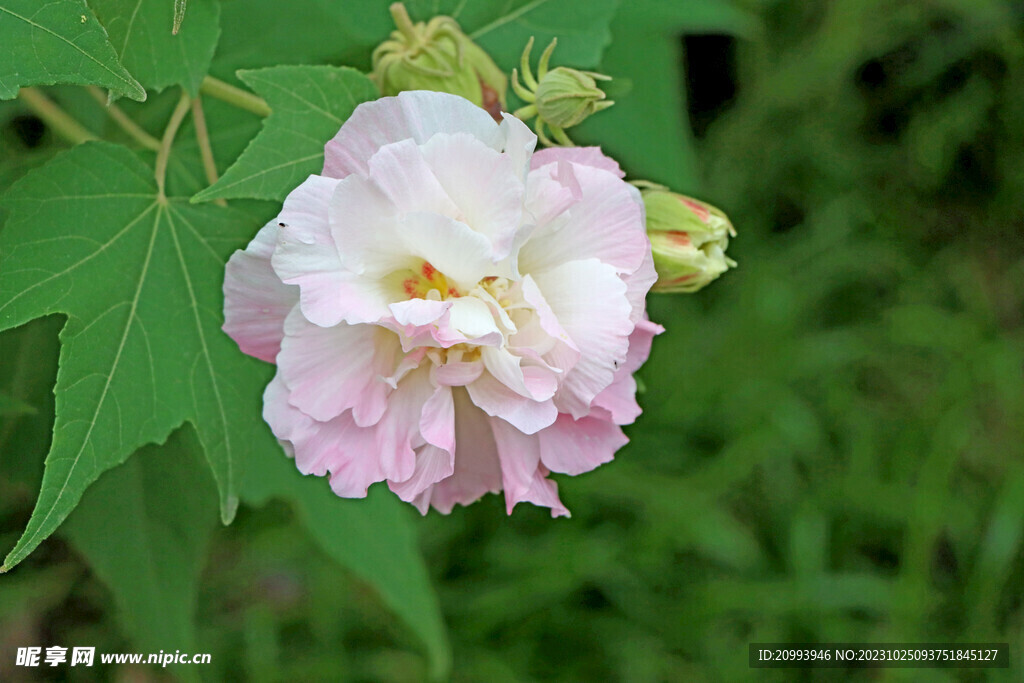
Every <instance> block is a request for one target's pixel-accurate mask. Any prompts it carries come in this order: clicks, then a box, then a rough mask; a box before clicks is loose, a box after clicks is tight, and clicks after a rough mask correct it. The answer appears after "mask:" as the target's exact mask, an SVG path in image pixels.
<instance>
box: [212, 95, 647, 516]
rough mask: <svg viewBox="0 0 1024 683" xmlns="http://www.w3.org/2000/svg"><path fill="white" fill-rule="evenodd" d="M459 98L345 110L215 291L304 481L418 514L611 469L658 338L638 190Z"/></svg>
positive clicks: (579, 153)
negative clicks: (649, 305) (269, 375)
mask: <svg viewBox="0 0 1024 683" xmlns="http://www.w3.org/2000/svg"><path fill="white" fill-rule="evenodd" d="M536 142H537V139H536V137H535V136H534V134H533V133H531V132H530V130H529V129H528V128H527V127H526V126H525V125H524V124H523V123H521V122H520V121H519V120H517V119H516V118H514V117H512V116H509V115H507V114H506V115H505V117H504V121H503V122H502V123H501V124H497V123H495V122H494V121H493V120H492V119H491V117H490V115H489V114H488V113H487V112H486V111H484V110H483V109H480V108H479V107H476V106H474V105H473V104H472V103H470V102H468V101H467V100H464V99H461V98H459V97H456V96H453V95H447V94H441V93H435V92H404V93H401V94H400V95H398V96H397V97H388V98H383V99H380V100H377V101H375V102H369V103H366V104H363V105H361V106H360V107H359V108H358V109H356V111H355V113H353V115H352V116H351V117H350V118H349V120H348V121H347V122H346V123H345V125H344V126H342V128H341V130H340V131H339V132H338V134H337V135H336V136H335V137H334V139H333V140H331V141H330V142H329V143H327V146H326V149H325V152H326V159H325V163H324V170H323V175H319V176H317V175H314V176H310V177H309V179H307V180H306V181H305V182H304V183H303V184H302V185H300V186H299V187H298V188H296V189H295V191H294V192H292V193H291V194H290V195H289V196H288V198H287V199H286V200H285V202H284V206H283V208H282V210H281V213H280V215H279V216H278V217H277V218H276V219H274V220H273V221H271V222H270V223H268V224H267V225H266V226H265V227H264V228H263V229H262V230H260V231H259V233H258V234H257V235H256V237H255V238H254V239H253V241H252V242H251V243H250V244H249V246H248V247H247V248H246V249H245V250H244V251H238V252H236V253H235V254H234V255H233V256H232V257H231V260H230V262H229V263H228V266H227V276H226V278H225V282H224V294H225V306H224V315H225V319H226V322H225V324H224V330H225V331H226V332H227V333H228V334H230V335H231V336H232V337H233V338H234V339H235V340H236V341H237V342H238V345H239V346H240V347H241V349H242V350H243V351H244V352H246V353H248V354H250V355H253V356H256V357H257V358H261V359H263V360H265V361H268V362H272V363H276V364H277V374H276V376H275V377H274V379H273V381H272V382H271V383H270V385H269V386H268V387H267V390H266V393H265V394H264V411H263V415H264V418H265V419H266V421H267V422H268V423H269V424H270V427H271V429H272V430H273V432H274V434H275V435H276V436H277V438H278V439H279V440H280V442H281V443H282V445H283V446H284V447H285V449H286V450H287V451H288V452H289V454H291V455H293V456H294V458H295V462H296V465H297V466H298V468H299V470H300V471H302V472H303V473H305V474H316V475H320V476H323V475H329V476H330V484H331V487H332V489H333V490H334V491H335V492H336V493H337V494H338V495H339V496H345V497H361V496H365V495H366V491H367V488H368V487H369V486H370V485H371V484H373V483H374V482H378V481H384V480H386V481H387V482H388V485H389V486H390V487H391V489H392V491H394V492H395V493H396V494H398V496H399V497H401V498H402V499H403V500H406V501H409V502H411V503H413V504H414V505H415V506H416V507H417V508H419V510H420V511H421V512H423V513H426V511H427V509H428V508H429V507H430V506H433V507H435V508H437V509H438V510H440V511H441V512H443V513H448V512H449V511H451V509H452V507H453V506H454V505H455V504H456V503H461V504H463V505H466V504H469V503H471V502H473V501H475V500H477V499H478V498H480V497H481V496H482V495H483V494H485V493H487V492H498V491H500V490H504V492H505V501H506V505H507V508H508V511H509V512H511V510H512V508H513V507H514V506H515V505H516V504H517V503H519V502H522V501H527V502H531V503H534V504H536V505H542V506H545V507H549V508H551V513H552V516H558V515H568V510H566V508H565V507H564V506H563V505H562V503H561V501H560V500H559V498H558V489H557V485H556V484H555V483H554V482H553V481H551V480H550V479H549V478H548V475H549V474H550V473H551V472H561V473H565V474H573V475H574V474H580V473H582V472H586V471H588V470H591V469H593V468H595V467H597V466H598V465H600V464H602V463H605V462H608V461H609V460H611V459H612V456H613V454H614V453H615V451H616V450H617V449H618V448H620V447H621V446H622V445H624V444H625V443H626V441H627V439H626V437H625V436H624V435H623V433H622V429H621V427H620V426H621V425H624V424H629V423H631V422H633V420H635V419H636V417H637V416H638V415H639V414H640V408H639V407H638V406H637V403H636V400H635V393H636V384H635V383H634V381H633V378H632V373H633V372H635V371H636V370H637V368H638V367H640V365H641V364H642V363H643V362H644V360H646V358H647V355H648V353H649V351H650V346H651V340H652V339H653V337H654V335H656V334H658V333H659V332H660V331H661V327H660V326H658V325H655V324H653V323H651V322H649V321H648V320H647V317H646V315H645V313H644V299H645V296H646V294H647V291H648V290H649V289H650V287H651V285H652V283H653V282H654V281H655V279H656V277H657V276H656V274H655V272H654V266H653V263H652V260H651V247H650V243H649V241H648V239H647V237H646V234H645V230H644V209H643V203H642V201H641V199H640V195H639V194H638V193H637V191H636V190H635V189H634V188H633V187H632V186H630V185H629V184H627V183H625V182H624V181H623V180H622V176H623V173H622V171H621V170H620V169H619V167H618V164H616V163H615V162H614V161H612V160H611V159H609V158H608V157H606V156H604V155H603V154H602V153H601V152H600V150H599V149H597V148H582V149H579V148H578V149H557V148H552V149H545V150H542V151H540V152H537V153H534V147H535V145H536Z"/></svg>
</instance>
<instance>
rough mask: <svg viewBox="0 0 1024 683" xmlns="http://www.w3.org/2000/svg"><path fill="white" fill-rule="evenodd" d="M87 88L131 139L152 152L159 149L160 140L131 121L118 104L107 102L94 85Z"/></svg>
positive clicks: (101, 92) (105, 97)
mask: <svg viewBox="0 0 1024 683" xmlns="http://www.w3.org/2000/svg"><path fill="white" fill-rule="evenodd" d="M88 90H89V94H90V95H92V96H93V99H95V100H96V101H97V102H99V103H100V104H101V105H103V109H104V110H105V111H106V112H107V115H108V116H109V117H110V118H111V119H112V120H113V121H114V123H116V124H117V125H118V126H120V128H121V130H123V131H124V132H125V133H127V134H128V136H129V137H131V139H132V140H135V142H137V143H139V144H140V145H142V146H143V147H145V148H146V149H149V150H152V151H154V152H156V151H157V150H159V149H160V141H159V140H157V139H156V138H155V137H153V136H152V135H150V134H149V133H147V132H146V131H144V130H143V129H142V127H141V126H139V124H137V123H135V122H134V121H132V120H131V119H130V118H129V117H128V115H127V114H125V113H124V111H123V110H122V109H121V108H120V107H119V106H117V105H116V104H114V103H113V102H109V103H108V101H107V96H106V95H104V94H103V91H102V90H100V89H99V88H97V87H96V86H95V85H90V86H89V88H88Z"/></svg>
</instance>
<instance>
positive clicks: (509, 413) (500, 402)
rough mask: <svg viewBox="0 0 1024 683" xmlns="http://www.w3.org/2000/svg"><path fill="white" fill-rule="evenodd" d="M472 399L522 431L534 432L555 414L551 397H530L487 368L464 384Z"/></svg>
mask: <svg viewBox="0 0 1024 683" xmlns="http://www.w3.org/2000/svg"><path fill="white" fill-rule="evenodd" d="M466 389H467V390H468V391H469V395H470V397H472V399H473V403H475V404H476V405H477V406H479V407H480V408H482V409H483V411H484V412H485V413H487V414H488V415H490V416H492V417H500V418H501V419H503V420H505V421H506V422H508V423H509V424H511V425H512V426H514V427H515V428H516V429H518V430H519V431H521V432H523V433H524V434H536V433H537V432H538V431H540V430H541V429H544V428H545V427H547V426H548V425H550V424H551V423H552V422H554V421H555V418H557V417H558V408H556V407H555V404H554V402H553V401H552V400H551V399H548V400H546V401H534V400H532V399H529V398H524V397H523V396H520V395H519V394H517V393H516V392H514V391H512V390H511V389H509V388H508V387H507V386H505V385H504V384H502V383H501V382H500V381H499V380H497V379H495V378H494V376H493V375H491V373H489V372H485V373H483V374H482V375H480V377H479V378H478V379H477V380H476V381H475V382H473V383H472V384H468V385H466Z"/></svg>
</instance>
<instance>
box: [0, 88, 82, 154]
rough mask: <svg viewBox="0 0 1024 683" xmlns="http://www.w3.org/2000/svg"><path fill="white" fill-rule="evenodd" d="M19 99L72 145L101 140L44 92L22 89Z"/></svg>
mask: <svg viewBox="0 0 1024 683" xmlns="http://www.w3.org/2000/svg"><path fill="white" fill-rule="evenodd" d="M18 98H19V99H20V100H21V101H22V102H24V103H25V106H27V107H28V108H29V109H31V110H32V113H34V114H35V115H36V116H38V117H39V118H41V119H42V120H43V122H44V123H45V124H46V125H48V126H49V127H50V128H52V129H53V132H55V133H56V134H57V135H59V136H61V137H62V138H64V139H65V140H67V141H68V142H70V143H71V144H73V145H77V144H80V143H82V142H88V141H89V140H98V139H99V138H98V137H97V136H96V135H95V134H93V133H92V131H90V130H88V129H87V128H86V127H85V126H83V125H82V124H80V123H79V122H78V121H76V120H75V119H74V118H72V117H71V115H70V114H68V113H67V112H65V111H64V110H63V109H61V108H60V107H58V106H57V105H56V104H55V103H54V101H53V100H51V99H50V98H49V97H47V96H46V95H44V94H43V93H42V91H40V90H38V89H36V88H22V89H21V90H20V91H19V92H18Z"/></svg>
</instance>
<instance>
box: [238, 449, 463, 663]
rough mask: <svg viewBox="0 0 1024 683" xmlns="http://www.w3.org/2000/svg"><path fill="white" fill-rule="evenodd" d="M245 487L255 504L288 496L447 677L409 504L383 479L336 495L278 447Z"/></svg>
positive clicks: (313, 531) (447, 654)
mask: <svg viewBox="0 0 1024 683" xmlns="http://www.w3.org/2000/svg"><path fill="white" fill-rule="evenodd" d="M242 493H243V496H244V498H245V501H246V502H247V503H250V504H253V505H262V504H264V503H266V502H267V501H268V500H269V499H271V498H281V499H283V500H286V501H290V502H291V503H292V505H294V506H295V509H296V512H297V513H298V516H299V518H300V519H301V520H302V523H303V524H304V525H305V527H306V529H307V530H308V531H309V533H310V535H311V536H312V537H313V538H314V540H316V542H317V543H318V544H319V545H320V547H321V548H323V550H324V552H326V553H327V554H328V555H330V556H331V557H333V558H334V559H335V560H337V561H338V562H339V563H341V564H342V565H344V566H346V567H348V568H349V569H350V570H352V571H353V572H354V573H355V574H356V575H358V576H359V577H360V578H362V579H363V580H365V581H366V582H368V583H370V584H371V585H373V586H374V587H376V589H377V590H378V591H379V592H380V595H381V598H382V599H383V600H384V602H385V603H386V604H387V605H388V606H389V607H390V608H391V609H392V610H393V611H394V612H395V614H396V615H398V616H399V617H400V618H401V619H402V620H403V621H405V623H406V624H408V625H409V627H410V628H412V630H413V631H414V632H415V633H416V634H417V635H418V636H419V638H420V639H421V640H422V641H423V643H424V644H425V645H426V648H427V654H428V657H429V661H430V672H431V678H433V679H443V678H446V677H447V675H448V671H449V669H450V667H451V650H450V646H449V644H448V638H447V635H446V630H445V626H444V621H443V620H442V618H441V609H440V606H439V604H438V599H437V595H436V594H435V593H434V590H433V588H432V586H431V583H430V578H429V576H428V575H427V569H426V566H425V565H424V563H423V558H422V556H421V555H420V552H419V548H418V547H417V545H416V534H415V533H414V530H413V527H412V524H411V523H410V517H411V515H412V508H411V507H410V506H409V505H408V504H406V503H403V502H401V501H400V500H399V499H398V498H397V497H395V496H394V495H393V494H392V493H391V492H389V491H387V490H385V489H383V485H377V486H374V487H372V488H371V490H370V494H369V496H368V497H367V498H366V499H365V500H344V499H341V498H338V497H337V496H336V495H334V493H333V492H332V491H331V489H330V487H329V486H328V483H327V481H326V480H324V479H322V478H319V477H304V476H302V475H301V474H300V473H299V471H298V470H297V469H296V468H295V464H294V463H293V462H292V461H291V460H289V459H288V458H287V457H285V455H284V452H283V451H281V450H280V449H278V452H277V453H276V454H273V455H271V456H266V455H264V454H263V453H261V454H260V456H259V457H257V458H254V459H253V460H252V462H251V464H250V467H249V470H248V472H247V474H246V481H245V487H244V488H243V492H242Z"/></svg>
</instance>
